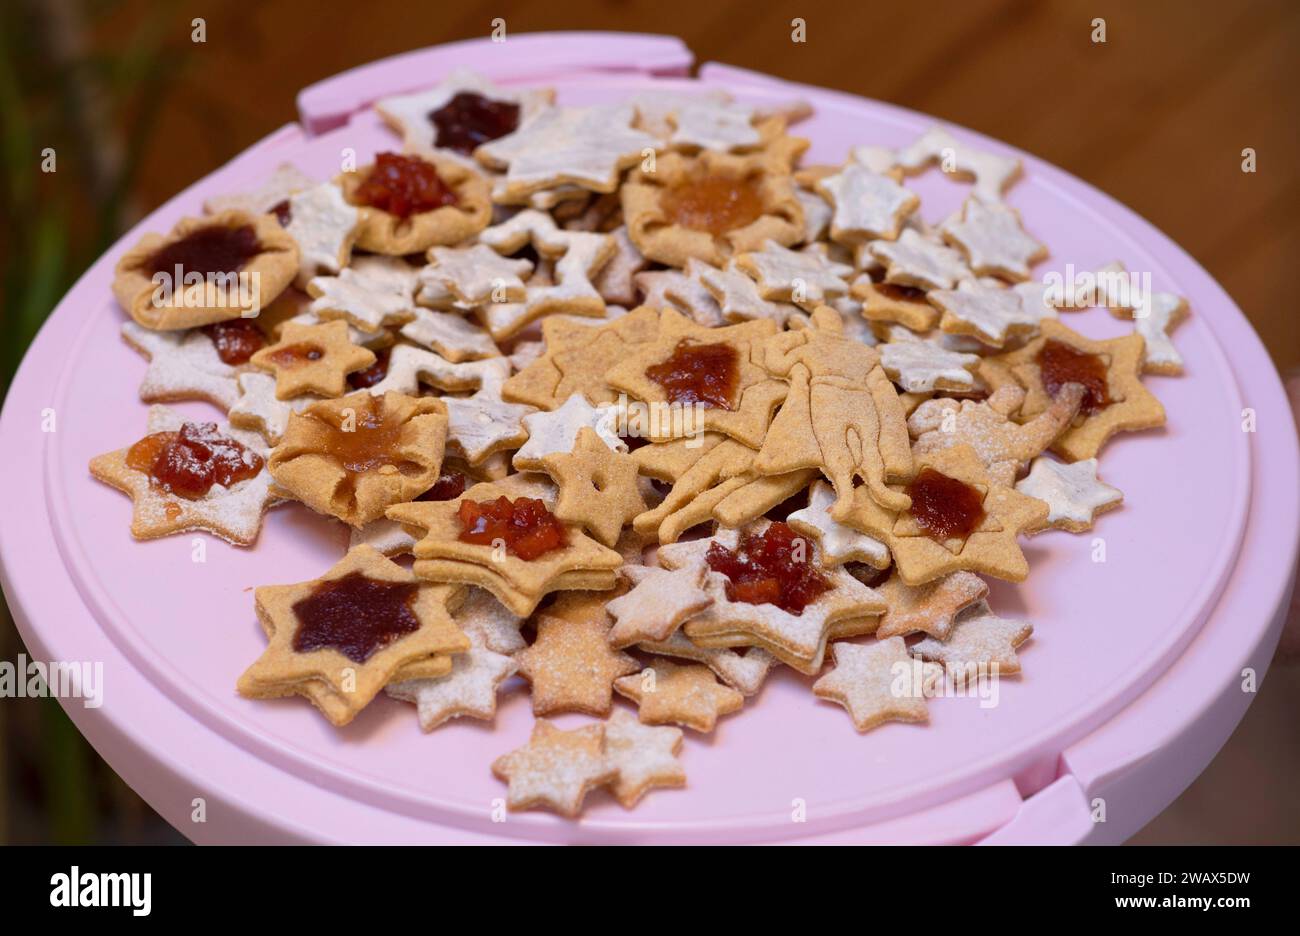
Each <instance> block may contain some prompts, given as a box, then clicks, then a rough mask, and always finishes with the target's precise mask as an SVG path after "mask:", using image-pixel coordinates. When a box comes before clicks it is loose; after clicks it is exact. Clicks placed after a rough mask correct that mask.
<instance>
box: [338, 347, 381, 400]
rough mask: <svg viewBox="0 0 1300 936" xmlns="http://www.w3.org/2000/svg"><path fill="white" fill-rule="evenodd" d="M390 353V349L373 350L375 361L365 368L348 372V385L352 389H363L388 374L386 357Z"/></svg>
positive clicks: (371, 385)
mask: <svg viewBox="0 0 1300 936" xmlns="http://www.w3.org/2000/svg"><path fill="white" fill-rule="evenodd" d="M390 354H391V351H390V349H388V348H381V349H380V350H378V351H376V352H375V363H373V364H371V365H370V366H369V367H367V368H366V369H365V370H359V371H353V372H352V373H351V374H348V386H349V387H351V388H352V389H353V390H365V389H366V388H368V387H373V386H374V385H375V384H377V383H379V381H381V380H383V379H384V378H385V377H387V376H388V357H389V355H390Z"/></svg>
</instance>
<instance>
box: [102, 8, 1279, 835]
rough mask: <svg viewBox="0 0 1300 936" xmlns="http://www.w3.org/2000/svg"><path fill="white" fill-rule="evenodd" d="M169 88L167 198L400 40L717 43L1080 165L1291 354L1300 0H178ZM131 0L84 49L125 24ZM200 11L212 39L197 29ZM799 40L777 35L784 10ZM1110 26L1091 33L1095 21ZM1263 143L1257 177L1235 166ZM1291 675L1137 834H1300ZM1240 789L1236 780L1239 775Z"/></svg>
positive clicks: (158, 179)
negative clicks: (634, 36) (1096, 36)
mask: <svg viewBox="0 0 1300 936" xmlns="http://www.w3.org/2000/svg"><path fill="white" fill-rule="evenodd" d="M175 9H176V12H175V13H174V15H175V16H176V17H177V22H176V23H175V24H172V25H167V24H163V25H162V27H160V28H166V29H168V31H169V32H175V34H176V36H177V37H178V38H177V48H178V52H177V54H178V55H183V56H184V59H185V60H184V62H183V69H182V72H181V78H180V83H179V84H178V85H177V86H176V87H175V88H174V93H173V96H172V97H171V98H170V105H169V107H168V109H167V111H166V113H165V114H164V116H163V119H162V120H161V121H160V122H159V123H158V124H157V125H156V126H155V127H154V128H153V130H152V132H151V133H150V139H149V140H147V141H144V142H146V143H147V146H146V152H147V153H148V154H149V156H148V157H147V160H146V165H145V167H144V171H143V172H142V173H141V176H140V182H139V185H138V188H137V190H136V192H135V193H134V194H135V201H136V209H137V210H138V211H140V212H144V211H147V210H150V209H152V208H153V207H155V206H156V205H158V204H160V203H161V202H163V201H164V200H166V199H167V198H169V197H170V196H172V195H173V194H175V193H176V192H177V191H179V190H181V189H182V188H184V187H185V186H187V185H188V184H189V183H191V182H192V181H194V180H195V179H196V178H199V177H200V176H202V175H204V174H205V173H207V172H209V171H211V170H212V169H213V168H215V167H217V166H218V165H220V164H221V163H223V162H224V161H225V160H227V159H228V158H230V157H231V156H233V155H235V154H236V153H238V152H240V151H241V150H243V149H244V148H245V147H247V146H248V145H249V144H251V143H253V142H254V141H256V140H257V139H259V138H261V137H262V136H264V135H265V134H267V133H269V132H270V131H272V130H274V129H276V128H277V127H279V126H281V125H283V124H285V123H288V122H290V121H292V120H294V119H295V112H294V96H295V93H296V92H297V91H298V89H299V88H301V87H303V86H304V85H307V84H310V83H311V82H313V81H316V80H319V79H321V78H325V77H328V76H330V75H333V74H336V73H337V72H340V71H342V70H344V69H346V68H349V67H351V66H354V65H358V64H361V63H364V62H368V61H372V60H374V59H378V58H382V57H384V56H387V55H391V54H394V53H397V52H402V51H406V50H409V49H413V48H418V47H422V46H426V45H433V44H436V43H441V42H447V41H451V40H456V39H464V38H471V37H475V36H481V35H485V34H486V33H487V31H488V29H489V23H490V21H491V20H492V18H493V17H497V16H501V17H504V18H505V20H506V23H507V28H508V29H509V31H510V32H512V33H521V32H532V31H538V30H547V29H614V30H627V31H640V32H659V33H671V34H675V35H678V36H680V37H682V38H683V39H684V40H685V41H686V42H687V44H688V45H689V46H690V47H691V48H692V49H693V50H694V51H695V53H696V55H697V58H698V60H699V61H710V60H712V61H722V62H727V63H730V64H734V65H738V66H742V67H745V68H752V69H757V70H762V71H766V72H769V73H772V74H775V75H778V76H781V77H784V78H789V79H792V80H795V81H801V82H808V83H811V84H815V85H822V86H826V87H831V88H838V89H841V90H844V91H848V92H852V93H855V94H861V95H866V96H868V97H873V98H879V99H881V100H885V101H890V102H892V103H895V104H900V105H903V106H906V107H910V108H915V109H917V110H920V111H924V112H927V113H929V114H932V115H934V116H936V117H938V118H941V119H943V120H947V121H952V122H955V123H958V124H962V125H965V126H968V127H971V128H974V129H976V130H979V131H982V132H984V133H987V134H989V135H991V136H994V137H997V138H999V139H1002V140H1005V141H1007V142H1008V143H1011V144H1014V145H1016V146H1019V147H1021V148H1023V149H1025V150H1027V151H1029V152H1031V153H1034V154H1036V155H1038V156H1040V157H1042V158H1044V159H1046V160H1048V161H1050V162H1052V163H1055V164H1057V165H1059V166H1061V167H1063V168H1065V169H1067V170H1069V171H1070V172H1073V173H1074V174H1076V175H1078V176H1080V177H1082V178H1083V179H1085V180H1087V181H1088V182H1091V183H1092V184H1094V185H1096V186H1097V187H1099V188H1101V189H1102V190H1104V191H1106V192H1109V193H1110V194H1111V195H1113V196H1115V197H1116V198H1118V199H1119V200H1120V201H1122V202H1124V203H1126V204H1128V205H1129V206H1131V207H1132V208H1134V209H1135V210H1137V211H1138V212H1139V213H1140V214H1142V215H1143V216H1145V217H1146V218H1148V219H1149V220H1150V221H1152V222H1153V223H1155V224H1156V225H1157V226H1158V227H1160V228H1161V229H1162V230H1164V231H1165V232H1166V233H1167V234H1169V235H1170V236H1171V237H1172V238H1173V239H1174V240H1176V241H1178V242H1179V243H1180V244H1182V245H1183V246H1184V247H1186V248H1187V249H1188V250H1189V251H1190V252H1191V253H1192V254H1193V255H1195V256H1196V258H1197V259H1198V260H1199V261H1200V262H1201V263H1202V264H1204V265H1205V267H1206V268H1208V269H1209V270H1210V272H1211V273H1212V274H1214V276H1215V277H1217V278H1218V280H1219V281H1220V282H1221V283H1222V284H1223V285H1224V286H1225V287H1226V288H1227V289H1228V291H1229V292H1230V293H1231V294H1232V295H1233V297H1234V298H1235V299H1236V300H1237V302H1238V303H1239V304H1240V305H1241V307H1242V308H1243V309H1244V310H1245V311H1246V314H1247V315H1248V316H1249V317H1250V318H1251V320H1252V321H1253V322H1254V324H1255V327H1256V328H1257V329H1258V330H1259V332H1260V334H1261V335H1262V336H1263V338H1264V340H1265V342H1266V343H1267V345H1268V347H1269V349H1270V351H1271V352H1272V355H1273V358H1274V360H1275V361H1276V363H1277V364H1278V366H1279V367H1281V368H1284V369H1285V368H1295V367H1300V312H1297V309H1296V307H1295V305H1294V303H1293V301H1292V300H1291V296H1290V293H1291V292H1292V290H1291V289H1290V283H1289V279H1288V277H1290V276H1293V275H1296V273H1297V267H1296V260H1297V257H1298V256H1300V214H1298V213H1297V208H1300V191H1297V188H1298V186H1300V172H1298V171H1297V166H1298V165H1300V145H1298V144H1297V131H1296V128H1297V126H1300V112H1298V111H1300V108H1298V106H1297V100H1300V98H1298V97H1297V94H1296V88H1297V87H1298V86H1300V64H1298V63H1300V3H1297V2H1288V0H1258V2H1250V0H1246V2H1235V3H1220V2H1212V0H1168V2H1162V0H1127V2H1121V0H1086V2H1083V0H1056V2H1032V0H962V2H938V3H928V4H925V5H921V4H918V3H906V2H904V3H873V2H850V0H841V2H837V3H823V2H817V0H799V2H797V3H785V2H753V0H730V2H714V3H704V2H699V0H694V2H680V0H647V2H618V0H605V2H598V0H563V2H561V0H556V2H551V3H545V4H542V3H538V2H535V0H534V2H531V3H523V2H512V0H491V2H480V0H463V2H458V3H455V4H452V3H413V2H411V0H366V2H364V3H355V4H337V5H336V4H331V3H323V2H321V0H279V2H276V0H271V2H264V3H260V4H256V5H254V4H249V3H228V4H224V5H221V4H213V5H212V9H204V10H203V12H202V13H201V14H200V13H194V12H192V11H190V10H189V8H188V7H185V8H183V9H182V8H181V7H180V6H177V7H176V8H175ZM142 15H153V16H157V15H161V14H157V13H150V14H146V13H144V5H143V4H142V3H136V2H131V3H126V4H124V5H122V6H121V7H120V8H119V9H118V10H117V11H116V12H115V13H114V14H113V15H112V16H111V17H110V18H109V19H108V20H107V21H106V22H104V23H103V24H102V25H101V26H100V27H99V28H98V29H97V31H96V34H95V36H94V41H95V43H97V44H111V43H113V42H117V41H123V37H124V36H126V35H128V34H129V33H130V32H131V30H132V29H135V28H138V26H139V20H140V17H141V16H142ZM194 15H204V16H206V17H207V33H208V37H207V38H208V41H207V42H206V43H205V44H203V45H194V44H192V43H189V42H188V38H187V34H188V31H189V29H190V25H189V21H190V18H191V17H192V16H194ZM795 16H799V17H803V18H804V19H805V21H806V23H807V39H808V41H807V43H806V44H800V45H796V44H793V43H791V41H790V21H791V19H792V17H795ZM1097 17H1101V18H1104V19H1105V21H1106V35H1107V41H1106V43H1105V44H1098V43H1094V42H1092V41H1091V38H1090V37H1091V33H1092V30H1093V25H1092V22H1093V20H1094V18H1097ZM1246 147H1252V148H1254V149H1255V151H1256V153H1257V158H1258V171H1257V172H1255V173H1253V174H1246V173H1243V172H1242V171H1241V159H1242V157H1241V152H1242V150H1243V149H1244V148H1246ZM1297 676H1300V673H1298V672H1297V670H1295V669H1294V668H1293V669H1291V670H1290V671H1289V672H1288V671H1282V670H1280V671H1279V672H1278V674H1277V675H1276V676H1270V679H1269V681H1268V683H1267V684H1266V686H1265V688H1264V689H1263V692H1262V695H1261V698H1260V700H1259V701H1258V702H1257V703H1256V705H1255V706H1254V707H1253V708H1252V710H1251V712H1250V714H1249V715H1248V716H1247V719H1246V722H1245V723H1244V724H1243V726H1242V728H1241V729H1240V730H1239V731H1238V733H1237V735H1235V736H1234V738H1233V740H1232V741H1231V742H1230V743H1229V745H1228V746H1227V747H1226V748H1225V750H1224V752H1223V753H1222V754H1221V755H1220V756H1219V758H1218V759H1217V760H1216V761H1215V763H1214V764H1213V765H1212V766H1211V768H1210V769H1209V770H1208V771H1207V772H1206V773H1205V775H1204V776H1203V777H1202V778H1201V779H1200V780H1198V781H1197V783H1196V784H1194V785H1193V786H1192V788H1191V789H1189V791H1188V792H1187V793H1186V794H1184V796H1183V797H1182V798H1181V799H1180V800H1179V801H1178V802H1177V803H1175V804H1174V806H1172V807H1171V808H1170V809H1169V810H1168V811H1166V812H1165V813H1164V814H1163V815H1162V816H1161V817H1160V818H1159V819H1157V820H1156V821H1155V822H1154V823H1153V824H1152V825H1151V826H1150V827H1149V828H1148V829H1147V830H1146V831H1145V832H1144V833H1143V834H1142V835H1141V836H1139V838H1138V841H1144V842H1157V841H1165V842H1170V841H1193V842H1207V841H1221V842H1222V841H1228V842H1243V843H1247V842H1274V843H1282V842H1291V843H1295V842H1297V841H1300V806H1298V801H1297V797H1296V796H1295V792H1294V782H1293V780H1294V777H1295V776H1296V774H1297V772H1300V733H1298V732H1296V731H1295V728H1294V725H1295V720H1294V712H1295V711H1296V708H1297V706H1300V679H1298V678H1297ZM1248 791H1249V792H1248Z"/></svg>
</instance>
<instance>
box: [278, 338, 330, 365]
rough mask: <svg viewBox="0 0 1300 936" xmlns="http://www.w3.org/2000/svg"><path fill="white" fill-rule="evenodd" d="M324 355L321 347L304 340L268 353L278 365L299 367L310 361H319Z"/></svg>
mask: <svg viewBox="0 0 1300 936" xmlns="http://www.w3.org/2000/svg"><path fill="white" fill-rule="evenodd" d="M324 356H325V351H324V349H323V348H320V347H318V346H316V345H314V344H310V343H308V342H305V341H304V342H299V343H298V344H291V345H285V346H284V347H283V348H277V349H275V350H274V351H272V352H271V353H270V354H269V355H268V357H269V358H270V359H271V361H272V362H273V363H274V364H276V365H278V366H280V367H300V366H301V365H303V364H307V363H309V362H311V361H319V360H320V359H321V358H323V357H324Z"/></svg>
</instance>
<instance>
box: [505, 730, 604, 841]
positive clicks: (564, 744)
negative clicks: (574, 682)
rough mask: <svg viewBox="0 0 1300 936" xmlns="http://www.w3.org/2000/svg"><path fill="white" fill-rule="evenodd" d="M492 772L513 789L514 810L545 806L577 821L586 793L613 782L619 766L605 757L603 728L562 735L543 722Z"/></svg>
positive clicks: (509, 803) (510, 802) (509, 800)
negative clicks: (526, 740)
mask: <svg viewBox="0 0 1300 936" xmlns="http://www.w3.org/2000/svg"><path fill="white" fill-rule="evenodd" d="M492 773H493V774H495V775H496V776H497V777H498V778H500V779H502V780H505V781H506V782H507V783H509V784H510V792H509V793H508V794H507V798H506V805H507V806H508V807H509V808H510V809H533V808H535V807H538V806H542V807H545V808H547V809H551V810H554V811H555V812H557V813H559V814H560V815H562V816H568V817H570V818H573V817H575V816H577V815H578V813H579V812H581V811H582V801H583V800H584V799H585V798H586V796H587V792H588V791H589V790H591V789H592V788H594V787H599V786H604V785H605V784H607V783H611V782H613V781H614V779H615V778H616V777H617V776H618V767H617V765H616V764H615V763H614V762H613V761H612V760H611V759H610V758H609V757H608V756H607V755H606V754H605V726H604V725H603V724H597V725H584V726H583V727H581V728H575V729H574V730H573V731H561V730H560V729H559V728H556V727H555V726H554V725H553V724H552V723H551V722H549V721H547V720H546V719H544V718H539V719H538V720H537V723H536V724H535V725H534V726H533V734H532V737H530V738H529V739H528V744H527V745H525V746H524V747H521V748H519V749H518V750H515V751H511V752H510V753H509V754H506V755H504V756H502V757H498V758H497V759H496V760H495V761H493V763H492Z"/></svg>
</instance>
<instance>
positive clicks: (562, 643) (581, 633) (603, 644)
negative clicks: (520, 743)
mask: <svg viewBox="0 0 1300 936" xmlns="http://www.w3.org/2000/svg"><path fill="white" fill-rule="evenodd" d="M608 638H609V626H608V625H607V624H605V623H604V622H603V621H589V620H566V619H563V618H555V617H550V616H549V615H547V614H545V613H543V614H541V615H539V616H538V618H537V639H536V640H535V641H533V645H532V646H531V647H528V648H527V649H526V650H520V651H519V652H518V653H517V654H515V661H516V662H517V663H518V664H519V673H520V675H521V676H523V677H524V678H525V679H527V680H528V682H529V683H530V684H531V685H532V696H533V714H534V715H551V714H554V713H556V712H585V713H586V714H588V715H604V714H606V713H607V712H608V711H609V706H610V700H611V697H612V693H613V685H614V681H615V680H616V679H618V678H619V677H620V676H626V675H628V674H629V673H635V672H636V671H637V669H638V668H639V666H638V664H637V662H636V660H634V659H632V657H630V656H628V655H627V654H626V653H620V652H618V651H617V650H614V649H612V648H611V647H610V645H609V639H608Z"/></svg>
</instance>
